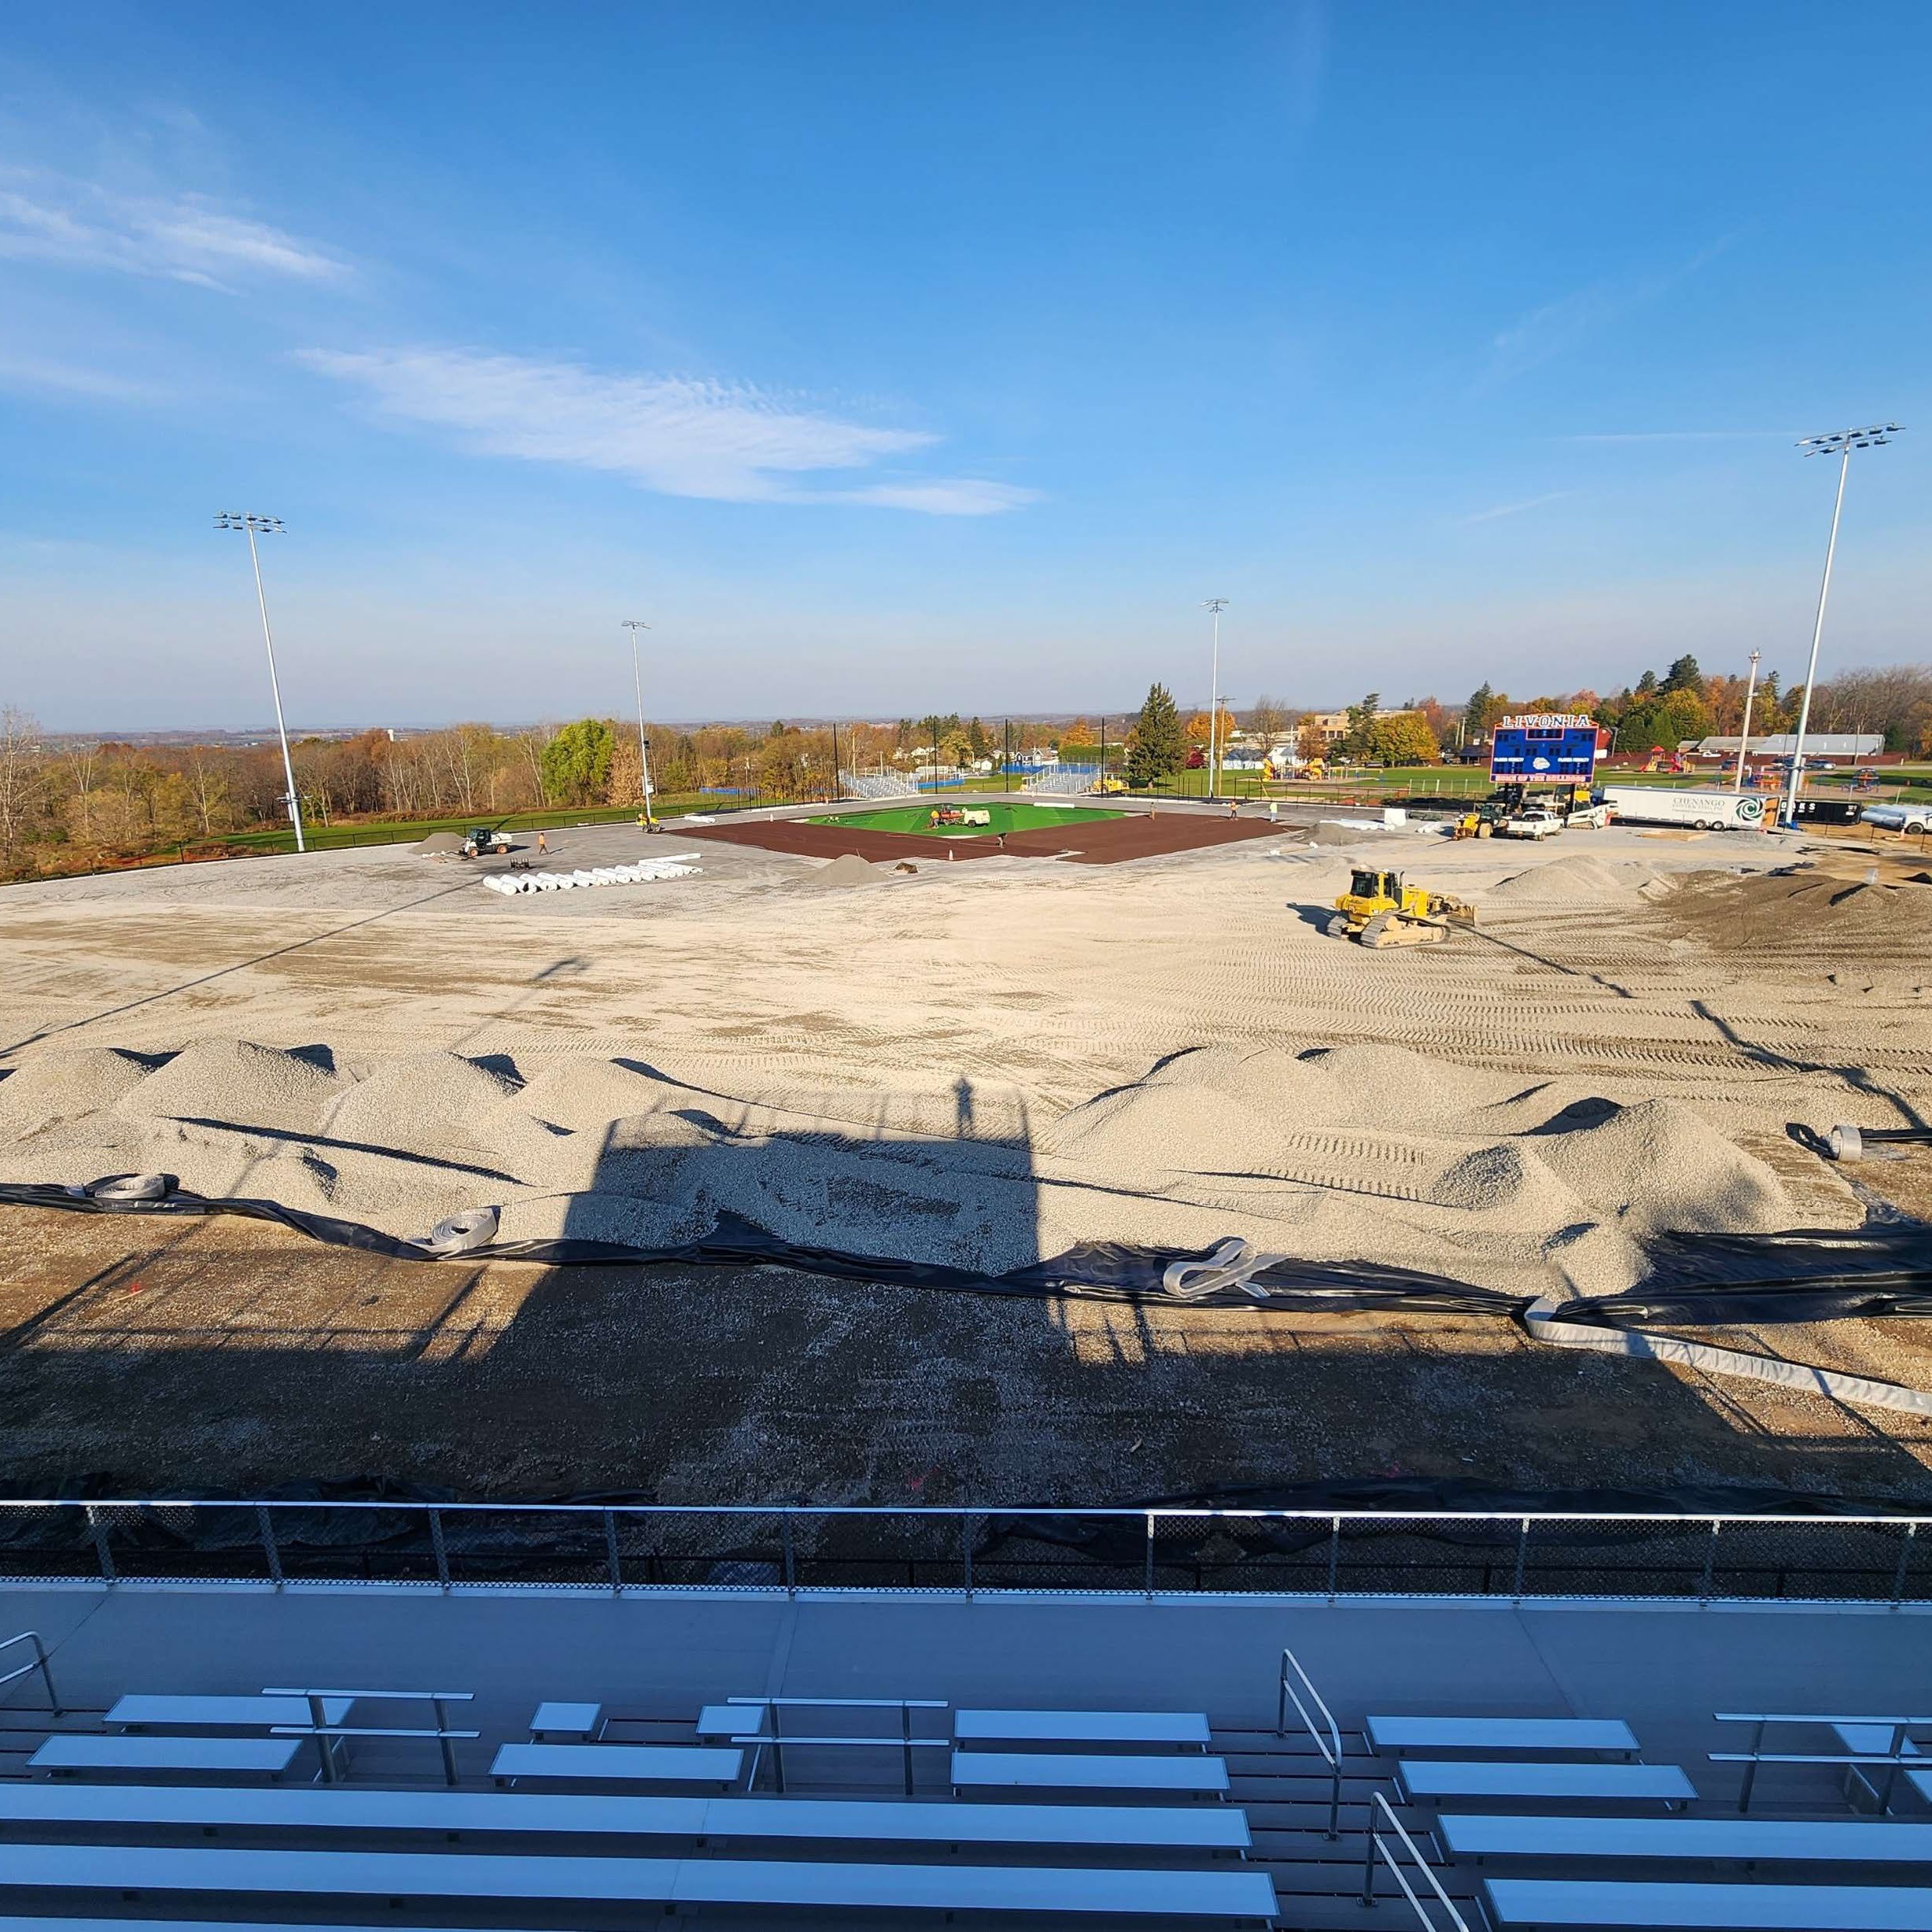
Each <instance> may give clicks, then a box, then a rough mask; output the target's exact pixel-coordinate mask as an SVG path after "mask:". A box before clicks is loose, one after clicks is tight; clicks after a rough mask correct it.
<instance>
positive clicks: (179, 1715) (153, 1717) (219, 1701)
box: [106, 1692, 355, 1731]
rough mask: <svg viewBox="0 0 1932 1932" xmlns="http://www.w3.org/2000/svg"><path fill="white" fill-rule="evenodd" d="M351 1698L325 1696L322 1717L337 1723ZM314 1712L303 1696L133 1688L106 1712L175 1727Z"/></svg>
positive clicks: (285, 1718) (273, 1720)
mask: <svg viewBox="0 0 1932 1932" xmlns="http://www.w3.org/2000/svg"><path fill="white" fill-rule="evenodd" d="M354 1701H355V1700H354V1699H353V1698H349V1697H325V1698H324V1699H322V1720H323V1722H324V1723H325V1724H340V1723H341V1722H342V1721H343V1719H344V1718H345V1717H347V1716H348V1715H349V1712H350V1706H352V1705H353V1703H354ZM314 1715H315V1714H314V1711H313V1710H311V1708H310V1706H309V1701H308V1699H307V1698H306V1697H242V1696H220V1697H175V1696H151V1695H149V1694H147V1693H146V1692H136V1693H134V1694H133V1695H132V1696H126V1697H123V1698H121V1699H119V1700H118V1701H117V1702H116V1703H115V1706H114V1708H113V1709H112V1710H110V1711H109V1712H108V1714H107V1720H106V1721H107V1722H108V1723H109V1724H165V1725H168V1726H170V1727H172V1728H176V1729H179V1730H201V1731H218V1730H222V1729H224V1728H232V1729H235V1730H246V1729H247V1728H249V1727H250V1726H251V1725H256V1724H259V1725H260V1726H261V1728H263V1729H267V1728H268V1726H269V1725H270V1724H312V1723H313V1722H314Z"/></svg>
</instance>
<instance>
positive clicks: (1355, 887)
mask: <svg viewBox="0 0 1932 1932" xmlns="http://www.w3.org/2000/svg"><path fill="white" fill-rule="evenodd" d="M1475 924H1476V907H1474V906H1472V905H1470V904H1467V903H1466V902H1465V901H1464V900H1461V899H1451V897H1449V896H1448V895H1447V893H1440V892H1431V891H1430V890H1429V888H1428V887H1427V886H1412V885H1409V884H1408V883H1405V880H1404V879H1403V877H1402V875H1401V873H1400V872H1371V871H1369V870H1368V869H1367V868H1366V867H1357V868H1355V869H1354V870H1353V871H1352V872H1351V873H1350V875H1349V880H1348V890H1347V891H1346V892H1345V893H1343V894H1342V895H1341V897H1340V898H1339V899H1337V900H1336V901H1335V917H1334V918H1332V919H1330V921H1329V922H1328V934H1329V937H1330V939H1355V940H1356V941H1358V943H1361V944H1362V945H1363V946H1374V947H1376V948H1377V949H1378V950H1380V948H1382V947H1383V946H1438V945H1440V943H1442V942H1443V941H1444V939H1447V938H1448V936H1449V929H1450V928H1451V926H1452V925H1475Z"/></svg>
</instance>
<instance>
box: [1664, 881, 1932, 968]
mask: <svg viewBox="0 0 1932 1932" xmlns="http://www.w3.org/2000/svg"><path fill="white" fill-rule="evenodd" d="M1667 905H1668V909H1669V912H1670V916H1671V919H1672V921H1673V922H1674V923H1675V924H1677V925H1680V926H1681V927H1682V929H1684V930H1685V932H1687V933H1688V934H1689V936H1692V937H1693V938H1696V939H1699V940H1701V941H1703V943H1705V944H1706V945H1708V946H1714V947H1716V948H1717V949H1719V950H1726V949H1730V948H1734V947H1746V946H1756V945H1759V944H1760V943H1763V941H1764V940H1766V939H1778V940H1779V941H1781V942H1783V943H1786V944H1788V945H1809V946H1817V947H1819V948H1820V949H1824V950H1829V949H1830V948H1831V947H1833V946H1852V947H1855V948H1857V949H1859V950H1873V951H1877V952H1883V953H1889V952H1894V951H1897V950H1914V951H1917V950H1922V949H1923V948H1924V947H1925V946H1927V945H1928V944H1932V887H1927V886H1922V885H1919V884H1916V883H1912V882H1907V883H1903V884H1899V885H1892V884H1888V883H1881V882H1879V881H1876V880H1867V879H1845V878H1843V877H1841V876H1839V875H1835V874H1833V873H1829V872H1819V871H1816V870H1813V869H1812V868H1809V867H1806V868H1800V869H1796V870H1793V871H1791V872H1760V873H1756V874H1753V875H1749V876H1747V877H1745V878H1741V879H1740V878H1735V877H1729V876H1725V875H1699V877H1697V878H1696V879H1690V880H1687V881H1686V882H1685V883H1684V885H1683V886H1681V887H1680V888H1679V889H1678V890H1677V891H1676V892H1675V893H1672V894H1671V897H1670V898H1669V900H1668V901H1667Z"/></svg>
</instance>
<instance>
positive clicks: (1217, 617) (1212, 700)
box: [1201, 597, 1227, 798]
mask: <svg viewBox="0 0 1932 1932" xmlns="http://www.w3.org/2000/svg"><path fill="white" fill-rule="evenodd" d="M1201 608H1202V609H1203V610H1205V611H1207V612H1209V613H1211V614H1212V615H1213V619H1214V674H1213V677H1211V678H1210V679H1209V680H1208V796H1209V797H1210V798H1213V797H1215V796H1216V791H1217V780H1216V771H1215V752H1216V743H1215V741H1216V738H1217V737H1218V736H1219V735H1220V722H1221V699H1220V690H1221V613H1222V612H1223V611H1224V610H1225V609H1227V598H1225V597H1210V598H1207V599H1206V600H1205V601H1204V602H1203V603H1202V606H1201Z"/></svg>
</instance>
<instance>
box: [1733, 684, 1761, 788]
mask: <svg viewBox="0 0 1932 1932" xmlns="http://www.w3.org/2000/svg"><path fill="white" fill-rule="evenodd" d="M1757 659H1758V654H1757V652H1755V651H1753V652H1752V653H1751V677H1750V680H1749V683H1747V684H1746V686H1745V687H1744V728H1743V730H1742V731H1741V732H1739V733H1738V782H1737V785H1736V787H1735V789H1736V790H1738V791H1742V790H1743V789H1744V755H1745V753H1746V752H1747V751H1749V750H1750V748H1751V701H1752V699H1753V698H1755V697H1756V695H1757Z"/></svg>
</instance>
